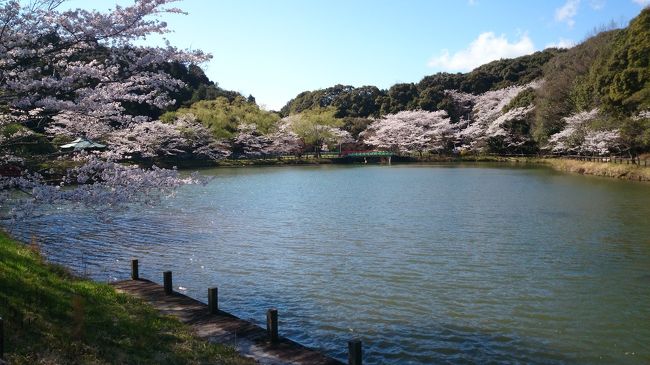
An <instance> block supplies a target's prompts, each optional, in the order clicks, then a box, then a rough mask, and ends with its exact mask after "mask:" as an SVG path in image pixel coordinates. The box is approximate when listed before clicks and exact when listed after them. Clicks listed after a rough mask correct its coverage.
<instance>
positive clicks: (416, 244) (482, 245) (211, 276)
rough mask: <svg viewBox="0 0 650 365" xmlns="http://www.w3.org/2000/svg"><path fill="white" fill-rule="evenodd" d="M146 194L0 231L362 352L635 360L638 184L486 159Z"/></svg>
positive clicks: (301, 172)
mask: <svg viewBox="0 0 650 365" xmlns="http://www.w3.org/2000/svg"><path fill="white" fill-rule="evenodd" d="M203 172H204V173H205V174H209V175H213V176H214V179H213V180H212V181H211V182H210V183H209V184H208V185H206V186H188V187H184V188H183V189H181V190H180V191H179V193H178V195H177V196H176V198H174V199H171V200H165V201H164V202H163V203H162V204H161V205H160V206H157V207H153V208H152V207H147V208H143V207H139V208H138V207H134V208H132V209H128V210H126V211H119V212H106V213H105V214H104V215H103V216H102V217H101V218H96V217H95V216H94V215H92V214H90V213H88V212H85V211H83V210H73V211H66V210H57V211H55V212H53V213H54V214H49V215H45V216H41V217H38V218H34V219H32V220H30V221H26V222H23V223H21V224H19V225H18V226H16V227H12V228H13V231H14V232H15V233H16V234H18V235H19V236H21V237H23V238H25V239H29V238H30V237H31V235H36V236H37V237H38V239H39V240H40V241H41V242H43V247H44V251H45V252H46V254H47V255H48V257H49V258H50V259H51V260H52V261H55V262H59V263H63V264H65V265H68V266H70V267H72V268H74V269H75V270H77V271H78V272H80V273H86V274H88V275H90V276H91V277H93V278H94V279H96V280H100V281H110V280H116V279H125V278H127V277H128V273H129V271H128V270H129V262H128V261H129V260H130V259H131V258H132V257H137V258H139V259H140V263H141V264H140V266H141V269H140V270H141V275H142V276H144V277H148V278H151V279H153V280H155V281H159V282H160V281H162V274H161V273H162V271H164V270H172V271H174V284H175V286H176V288H178V287H179V286H181V287H183V288H185V289H186V290H185V292H186V293H187V294H188V295H190V296H193V297H195V298H199V299H202V300H204V298H205V295H206V291H207V288H208V287H209V286H214V285H217V286H218V287H219V296H220V301H221V303H220V306H221V308H222V309H224V310H226V311H229V312H231V313H234V314H236V315H238V316H240V317H242V318H246V319H251V320H253V321H255V322H257V323H259V324H263V323H264V320H265V312H266V309H267V308H269V307H277V308H278V310H279V313H280V326H281V327H280V331H281V334H282V335H286V336H288V337H290V338H291V339H294V340H296V341H298V342H300V343H303V344H305V345H307V346H311V347H315V348H319V349H322V350H323V351H325V352H327V353H328V354H330V355H332V356H335V357H337V358H339V359H342V360H344V359H346V351H347V347H346V346H347V345H346V342H347V340H348V339H350V338H352V337H360V338H361V339H362V340H363V342H364V351H365V362H366V363H368V364H382V363H392V364H430V363H440V364H445V363H449V364H464V363H467V364H469V363H487V362H493V363H538V364H611V363H618V364H645V363H650V304H649V303H650V184H644V183H634V182H627V181H614V180H608V179H602V178H590V177H582V176H575V175H567V174H560V173H557V172H553V171H551V170H548V169H545V168H506V167H503V166H498V165H488V164H481V165H436V166H416V165H408V166H356V167H335V166H325V167H287V168H284V167H282V168H278V167H274V168H239V169H216V170H205V171H203Z"/></svg>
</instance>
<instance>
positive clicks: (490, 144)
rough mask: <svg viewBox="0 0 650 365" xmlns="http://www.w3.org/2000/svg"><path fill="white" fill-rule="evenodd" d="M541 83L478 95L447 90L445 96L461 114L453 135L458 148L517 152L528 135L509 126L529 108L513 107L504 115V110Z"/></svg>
mask: <svg viewBox="0 0 650 365" xmlns="http://www.w3.org/2000/svg"><path fill="white" fill-rule="evenodd" d="M541 84H542V82H541V81H534V82H531V83H529V84H526V85H518V86H511V87H507V88H503V89H498V90H491V91H487V92H485V93H483V94H480V95H472V94H467V93H462V92H458V91H453V90H448V91H447V95H449V96H450V97H451V98H452V99H453V100H454V101H455V103H456V104H457V105H458V108H459V110H464V111H465V112H464V113H463V114H464V115H463V116H462V117H461V120H460V123H459V131H458V134H457V137H458V139H459V140H460V143H461V146H460V147H459V149H460V150H468V151H473V152H484V151H487V150H489V149H490V148H494V147H496V146H499V147H498V149H500V150H502V149H504V148H508V149H517V148H520V147H522V146H523V145H525V144H527V143H530V142H531V139H530V137H529V136H526V135H523V134H521V133H516V132H515V129H513V128H512V126H513V125H514V124H517V123H519V124H521V122H523V121H525V120H526V119H527V118H528V117H529V115H530V113H531V112H532V110H533V106H532V105H529V106H525V107H518V108H513V109H511V110H508V111H506V112H504V108H505V107H506V106H507V105H508V104H510V103H511V102H512V100H513V99H514V98H515V97H517V95H519V94H520V93H521V92H523V91H524V90H527V89H529V88H532V89H536V88H539V86H540V85H541Z"/></svg>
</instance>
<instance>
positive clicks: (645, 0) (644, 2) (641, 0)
mask: <svg viewBox="0 0 650 365" xmlns="http://www.w3.org/2000/svg"><path fill="white" fill-rule="evenodd" d="M632 1H634V2H635V3H637V4H639V5H641V6H648V5H650V0H632Z"/></svg>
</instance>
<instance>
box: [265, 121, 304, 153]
mask: <svg viewBox="0 0 650 365" xmlns="http://www.w3.org/2000/svg"><path fill="white" fill-rule="evenodd" d="M268 138H269V139H270V140H271V145H270V146H269V147H268V151H269V154H271V155H274V156H282V155H300V154H302V153H303V151H304V144H303V142H302V140H301V139H300V137H299V136H298V135H297V134H296V133H295V132H293V130H292V129H291V123H289V121H288V119H287V118H285V119H283V120H281V121H280V122H279V125H278V128H277V131H275V132H273V133H271V134H269V135H268Z"/></svg>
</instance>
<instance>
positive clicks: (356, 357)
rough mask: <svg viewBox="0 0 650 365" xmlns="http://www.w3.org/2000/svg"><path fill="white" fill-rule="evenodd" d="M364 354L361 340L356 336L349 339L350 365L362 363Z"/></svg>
mask: <svg viewBox="0 0 650 365" xmlns="http://www.w3.org/2000/svg"><path fill="white" fill-rule="evenodd" d="M362 355H363V352H362V351H361V340H359V339H358V338H355V339H353V340H350V341H348V365H361V363H362V357H363V356H362Z"/></svg>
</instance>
